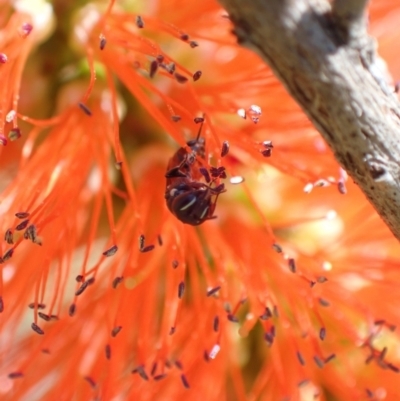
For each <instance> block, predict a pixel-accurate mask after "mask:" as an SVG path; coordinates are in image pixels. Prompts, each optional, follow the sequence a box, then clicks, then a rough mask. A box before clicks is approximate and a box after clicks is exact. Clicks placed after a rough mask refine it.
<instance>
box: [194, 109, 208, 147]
mask: <svg viewBox="0 0 400 401" xmlns="http://www.w3.org/2000/svg"><path fill="white" fill-rule="evenodd" d="M205 119H206V115H205V114H204V113H203V121H202V122H201V124H200V128H199V132H198V133H197V137H196V142H198V141H199V139H200V136H201V130H202V129H203V124H204V120H205Z"/></svg>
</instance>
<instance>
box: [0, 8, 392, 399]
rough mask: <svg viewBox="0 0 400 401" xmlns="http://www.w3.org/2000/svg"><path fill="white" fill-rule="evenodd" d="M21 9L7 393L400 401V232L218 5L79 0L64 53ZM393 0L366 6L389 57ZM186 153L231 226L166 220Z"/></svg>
mask: <svg viewBox="0 0 400 401" xmlns="http://www.w3.org/2000/svg"><path fill="white" fill-rule="evenodd" d="M17 3H18V4H19V6H18V7H20V8H18V7H17V6H16V7H17V10H14V11H11V10H9V9H8V8H7V7H4V6H2V7H3V8H0V17H1V18H0V25H1V27H2V28H1V32H0V33H1V35H0V44H1V47H0V53H1V54H4V55H5V56H6V57H3V58H1V56H0V61H1V63H0V70H1V74H2V75H1V76H2V77H3V79H4V80H5V81H4V82H6V83H7V84H6V85H3V86H2V87H1V88H0V94H1V99H2V101H1V104H0V127H1V130H2V133H1V135H2V136H0V142H1V143H3V144H5V142H6V141H7V142H8V143H7V146H6V147H3V148H2V149H1V150H0V151H1V152H2V153H1V156H2V157H1V158H0V166H1V167H2V168H3V171H4V178H3V180H2V182H1V188H0V191H1V192H0V211H1V216H2V219H1V221H0V228H1V232H2V238H3V240H2V242H1V245H0V258H1V259H0V268H1V272H2V274H1V275H0V319H1V322H2V330H1V334H0V337H1V341H0V353H1V357H2V367H1V373H0V375H1V383H2V385H1V386H0V394H1V397H0V398H1V399H4V400H16V399H30V398H31V397H32V394H40V399H41V400H44V401H46V400H54V399H58V398H60V394H62V397H64V398H65V399H68V400H70V399H74V400H75V399H76V400H88V399H92V398H101V399H104V400H111V399H138V400H142V399H143V400H157V399H160V397H161V398H162V399H173V400H179V399H185V400H186V399H187V400H192V399H193V400H194V399H198V398H199V397H200V398H201V399H206V400H220V399H221V398H226V399H237V400H248V399H254V400H263V401H264V400H265V401H268V400H284V399H298V400H307V399H314V400H316V399H319V400H327V399H328V398H335V399H340V400H349V401H350V400H354V399H364V398H368V397H369V398H370V399H384V398H385V397H386V399H388V400H389V399H390V400H391V399H397V398H396V397H397V395H398V384H397V382H398V380H397V376H395V374H396V373H398V371H399V369H400V360H399V357H398V352H397V349H398V347H399V337H398V333H397V326H399V324H400V314H399V312H398V308H397V301H399V299H398V298H399V296H398V292H397V291H396V289H397V286H398V285H399V283H400V273H399V269H398V264H399V257H398V244H397V242H396V241H395V240H394V239H393V238H392V236H391V234H390V233H389V231H388V229H387V228H386V227H385V226H384V225H383V224H382V222H381V221H380V219H379V218H378V216H376V214H375V212H373V211H372V209H371V207H370V206H369V204H368V203H367V201H366V200H365V199H364V197H363V196H362V194H360V192H359V190H358V189H357V188H356V187H355V186H354V185H353V184H352V183H351V182H350V181H347V176H346V174H345V172H344V171H343V170H342V169H341V168H340V167H339V166H338V164H337V162H336V161H335V160H334V158H333V157H332V155H331V153H330V151H329V150H328V149H327V148H326V146H325V144H324V143H323V142H322V140H321V138H320V137H319V135H318V133H317V132H316V131H315V130H314V129H313V128H312V127H311V126H310V124H309V122H308V120H307V118H306V117H305V116H304V115H303V114H302V113H301V112H300V110H299V109H298V107H297V106H296V105H295V104H294V103H293V101H291V100H290V98H289V97H288V95H287V94H286V93H285V91H284V89H283V88H282V87H281V85H280V84H279V83H278V82H277V81H276V79H275V78H274V77H273V76H272V73H271V72H270V71H269V69H268V68H267V67H266V66H264V65H263V64H262V63H261V61H260V60H259V59H258V58H257V57H256V56H254V55H252V54H250V53H249V52H248V51H247V50H244V49H241V48H240V47H238V46H237V45H236V43H235V40H234V38H233V36H232V35H231V33H230V31H231V26H230V22H229V19H227V18H226V16H225V12H224V11H223V10H222V9H221V8H220V7H219V6H218V5H217V3H215V2H213V1H211V0H205V1H203V2H194V3H193V4H191V5H190V7H189V6H187V5H186V6H185V7H183V3H182V2H181V1H177V0H174V1H170V0H169V1H167V0H159V1H157V2H155V3H152V4H153V6H154V7H150V5H149V4H147V3H146V4H144V6H143V10H142V11H143V13H141V14H140V16H139V15H135V14H133V13H132V12H130V11H129V10H128V9H124V6H123V5H120V4H117V2H115V1H110V2H109V4H108V7H107V8H106V9H102V8H97V6H96V5H95V4H89V5H87V6H85V7H83V8H79V7H81V6H80V5H79V4H69V3H68V4H65V5H64V6H63V8H62V10H61V9H58V8H55V10H54V12H55V13H61V14H60V15H58V17H60V16H62V17H63V18H62V21H63V23H62V24H61V23H59V25H57V26H56V27H55V31H54V33H53V34H52V36H51V37H50V38H49V39H47V40H48V41H50V43H51V48H52V51H51V57H50V58H49V54H48V53H47V52H46V50H45V49H46V43H44V45H43V47H40V48H38V47H37V44H38V40H39V39H38V36H37V37H36V39H35V36H33V35H34V33H35V31H37V29H38V24H39V22H40V19H39V20H38V19H37V18H36V17H37V16H36V17H35V13H34V12H31V11H30V12H28V13H26V9H24V10H25V13H23V12H22V11H21V10H22V8H21V7H22V6H21V4H28V3H26V2H25V3H24V1H19V2H16V4H17ZM39 3H40V4H41V2H40V1H38V4H39ZM114 3H115V4H114ZM46 4H47V3H46ZM42 5H43V4H42ZM46 7H47V6H46ZM3 10H4V11H3ZM47 10H48V9H47ZM390 10H392V11H393V12H395V13H398V12H399V11H398V10H397V6H396V5H395V4H394V2H388V1H384V2H381V5H380V6H374V4H373V5H372V8H371V12H372V18H371V20H372V29H373V30H375V32H376V35H377V36H378V38H379V39H380V40H381V41H382V47H383V51H384V52H385V51H386V52H387V48H388V47H387V45H388V43H386V42H385V40H386V39H387V38H389V39H390V45H391V46H392V47H393V46H394V45H395V44H396V43H397V37H394V35H392V32H391V31H386V29H387V28H386V27H387V26H390V27H392V28H393V32H395V31H396V32H397V30H396V29H397V27H396V26H393V24H389V23H388V21H389V22H390V16H389V14H388V11H390ZM28 11H29V10H28ZM3 14H4V15H3ZM57 20H58V21H61V19H60V18H58V19H57ZM48 21H51V18H49V20H48ZM48 24H49V25H50V22H48ZM66 38H68V40H67V39H66ZM42 39H43V38H42ZM389 39H387V40H389ZM48 43H49V42H48ZM55 43H56V44H58V45H57V46H54V44H55ZM61 44H62V46H61ZM197 45H198V46H197ZM53 53H54V54H53ZM28 56H30V57H29V58H28ZM81 58H82V60H81ZM2 60H3V61H2ZM27 60H29V61H27ZM388 60H389V61H390V68H391V69H392V71H394V72H395V71H396V68H397V67H396V61H395V60H390V58H388ZM38 65H40V66H41V67H40V68H39V67H37V66H38ZM48 70H51V71H53V72H54V71H55V73H54V74H48V73H47V71H48ZM200 75H201V79H199V77H200ZM54 77H57V79H54ZM37 82H42V83H43V85H44V86H45V87H49V88H51V91H49V92H48V93H47V92H46V91H39V90H37V91H36V90H35V88H36V86H35V85H36V83H37ZM45 92H46V93H45ZM50 93H51V95H50ZM266 94H267V95H266ZM37 99H40V101H37ZM20 105H21V107H20ZM53 106H54V107H53ZM52 108H53V109H54V115H52V116H50V117H49V118H48V119H46V120H41V119H39V117H43V114H42V111H43V110H50V109H52ZM203 114H204V115H205V118H204V121H203V117H199V116H202V115H203ZM28 115H30V116H31V115H32V116H35V118H33V117H28ZM196 122H197V123H203V122H204V129H203V132H202V138H204V140H205V142H204V143H203V145H204V146H203V145H202V146H201V147H199V146H198V143H196V141H195V142H193V140H195V139H196V134H197V129H198V126H197V125H196ZM22 126H23V128H22V129H21V133H22V135H21V137H20V138H18V141H16V142H15V143H11V142H10V141H9V136H8V135H9V134H10V133H12V132H14V134H12V135H11V136H12V138H13V139H17V138H16V137H17V136H19V135H15V133H16V132H18V131H15V130H16V129H17V128H18V129H19V127H22ZM13 130H14V131H13ZM2 138H3V139H2ZM172 139H173V140H174V141H172ZM190 141H192V142H190ZM188 142H189V144H187V143H188ZM203 147H204V149H203ZM179 149H183V150H182V151H180V150H179ZM177 152H178V153H177ZM179 152H181V153H179ZM203 153H204V154H203ZM174 154H178V156H182V154H184V158H183V159H182V162H181V164H179V166H178V167H179V168H178V169H177V170H176V171H175V172H176V173H177V174H178V173H179V172H180V173H181V174H184V177H179V176H177V177H175V178H185V179H187V176H188V170H190V173H191V174H192V175H191V179H192V178H193V181H194V182H196V183H201V185H204V186H206V187H207V186H210V185H215V188H220V189H221V193H222V188H225V189H226V192H224V193H223V194H221V196H220V197H219V198H218V203H217V204H216V208H215V216H216V217H217V218H215V219H212V220H211V219H209V220H207V221H204V222H203V223H202V224H201V225H199V226H197V227H194V226H192V225H190V224H189V225H188V224H182V223H181V222H180V221H179V220H178V219H177V218H176V217H175V216H174V215H173V214H172V213H171V212H170V210H169V209H168V207H167V204H166V200H165V189H166V177H165V175H166V172H167V165H168V160H170V159H171V157H172V156H173V155H174ZM3 156H4V157H3ZM198 159H199V160H198ZM200 159H201V161H200ZM194 167H198V168H197V169H196V170H195V172H192V170H193V171H194ZM221 180H225V181H224V183H223V184H224V187H219V185H222V184H221V183H220V181H221ZM221 182H222V181H221ZM202 188H204V187H202ZM180 189H182V188H180ZM196 200H197V199H195V201H196ZM191 202H192V200H190V202H189V203H190V205H189V206H188V203H185V204H183V205H182V208H185V207H190V206H191ZM184 210H185V209H184ZM383 295H385V296H383ZM160 394H162V396H160Z"/></svg>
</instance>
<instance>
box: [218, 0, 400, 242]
mask: <svg viewBox="0 0 400 401" xmlns="http://www.w3.org/2000/svg"><path fill="white" fill-rule="evenodd" d="M220 2H221V4H223V6H224V7H225V8H226V10H227V11H228V13H229V15H230V18H231V20H232V22H233V23H234V26H235V28H234V33H235V34H236V36H237V37H238V41H239V43H241V44H243V45H245V46H248V47H250V48H251V49H253V50H255V51H257V52H258V53H259V54H260V55H261V57H262V58H263V59H264V60H265V61H266V62H267V63H268V64H269V66H270V67H271V68H272V70H273V71H274V72H275V74H276V75H277V76H278V77H279V78H280V80H281V81H282V82H283V84H284V85H285V86H286V88H287V89H288V91H289V92H290V94H291V95H292V96H293V97H294V98H295V99H296V100H297V102H298V103H299V104H300V105H301V107H302V108H303V110H304V111H305V113H306V114H307V115H308V116H309V118H310V120H311V121H312V122H313V124H314V125H315V126H316V128H317V129H318V130H319V131H320V132H321V134H322V135H323V137H324V138H325V140H326V141H327V143H328V144H329V146H330V147H331V148H332V150H333V152H334V154H335V157H336V158H337V160H338V161H339V162H340V164H341V165H342V166H343V167H344V168H345V169H346V170H347V172H348V173H349V175H350V176H351V177H352V178H353V179H354V181H355V182H356V183H357V184H358V185H359V186H360V188H361V189H362V191H363V192H364V193H365V195H366V196H367V198H368V199H369V200H370V202H371V203H372V204H373V205H374V207H375V209H376V210H377V212H378V213H379V214H380V215H381V216H382V218H383V220H384V221H385V222H386V223H387V225H388V226H389V228H390V229H391V230H392V232H393V234H394V235H395V236H396V237H397V238H398V239H400V207H399V206H400V107H399V102H398V100H397V96H396V95H395V94H394V91H393V88H390V86H389V85H388V83H387V82H388V79H389V77H388V75H387V74H386V69H385V68H384V66H385V64H384V63H383V62H382V60H381V59H379V57H378V56H377V54H376V52H375V43H374V41H373V40H372V39H371V38H370V37H368V36H367V34H366V33H365V31H366V30H365V29H364V31H363V30H360V29H358V28H357V32H358V33H357V35H355V36H353V35H350V37H347V40H346V36H343V27H346V26H347V29H348V30H349V29H350V30H351V29H353V28H354V23H356V24H360V21H361V24H364V23H365V22H364V21H363V18H364V17H363V15H364V14H363V7H364V6H365V5H366V1H365V0H364V1H362V0H359V1H357V0H343V1H339V0H337V1H336V2H335V3H334V6H335V8H334V10H335V14H333V12H332V9H331V5H330V3H329V2H328V1H327V0H251V1H243V0H220ZM344 2H346V3H348V6H347V8H346V6H345V4H344ZM345 15H353V18H347V19H346V20H344V18H345V17H344V16H345ZM338 21H340V22H338ZM352 24H353V26H352ZM266 96H268V94H266Z"/></svg>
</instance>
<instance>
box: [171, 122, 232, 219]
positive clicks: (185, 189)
mask: <svg viewBox="0 0 400 401" xmlns="http://www.w3.org/2000/svg"><path fill="white" fill-rule="evenodd" d="M203 123H204V121H202V122H201V125H200V128H199V132H198V134H197V138H196V139H194V140H191V141H189V142H187V146H188V147H189V148H190V151H189V150H188V149H187V148H186V147H185V148H180V149H178V150H177V152H176V153H175V154H174V156H173V157H172V158H171V160H170V161H169V163H168V167H167V173H166V174H165V177H166V178H167V188H166V191H165V199H166V201H167V206H168V209H169V210H170V211H171V213H172V214H173V215H174V216H176V218H177V219H178V220H180V221H181V222H182V223H185V224H190V225H192V226H197V225H199V224H202V223H204V222H205V221H206V220H211V219H215V218H216V216H214V211H215V207H216V205H217V200H218V196H219V195H220V194H221V193H223V192H225V186H224V184H220V185H216V186H214V187H213V186H212V185H213V184H215V181H216V180H217V179H218V178H220V177H215V178H213V179H210V177H209V173H208V169H207V168H206V160H205V142H206V141H205V139H204V138H201V137H200V135H201V130H202V128H203ZM204 181H206V182H204Z"/></svg>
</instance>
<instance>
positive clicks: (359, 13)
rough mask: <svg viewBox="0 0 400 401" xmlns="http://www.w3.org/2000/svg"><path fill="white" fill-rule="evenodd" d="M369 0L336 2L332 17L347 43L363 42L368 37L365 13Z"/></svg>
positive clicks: (338, 0)
mask: <svg viewBox="0 0 400 401" xmlns="http://www.w3.org/2000/svg"><path fill="white" fill-rule="evenodd" d="M367 3H368V0H335V1H334V2H333V4H332V17H333V21H334V22H335V24H336V25H337V28H338V31H339V34H340V35H341V36H342V39H343V40H344V41H345V42H350V41H357V40H362V38H363V36H364V37H365V35H366V26H367V24H366V18H365V11H366V5H367Z"/></svg>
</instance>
